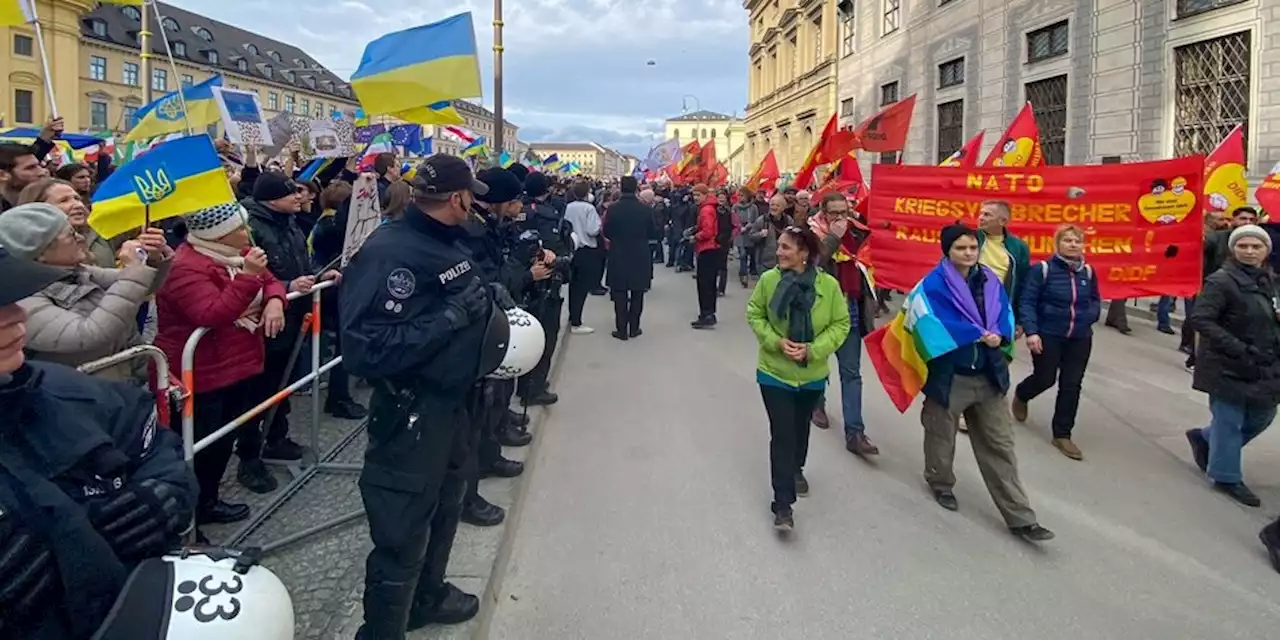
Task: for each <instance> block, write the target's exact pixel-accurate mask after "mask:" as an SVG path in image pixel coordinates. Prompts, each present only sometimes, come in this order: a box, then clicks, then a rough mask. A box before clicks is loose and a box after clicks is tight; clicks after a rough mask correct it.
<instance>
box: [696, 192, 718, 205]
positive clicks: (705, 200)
mask: <svg viewBox="0 0 1280 640" xmlns="http://www.w3.org/2000/svg"><path fill="white" fill-rule="evenodd" d="M698 204H700V205H702V206H704V207H705V206H707V205H711V206H713V207H715V206H719V205H720V199H719V198H717V197H716V194H714V193H708V194H707V195H705V196H703V197H702V200H700V201H699V202H698Z"/></svg>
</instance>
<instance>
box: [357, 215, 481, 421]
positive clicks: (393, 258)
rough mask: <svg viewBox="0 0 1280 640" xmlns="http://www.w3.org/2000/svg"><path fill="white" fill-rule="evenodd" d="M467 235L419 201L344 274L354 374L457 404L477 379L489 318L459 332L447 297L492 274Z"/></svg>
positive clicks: (377, 233)
mask: <svg viewBox="0 0 1280 640" xmlns="http://www.w3.org/2000/svg"><path fill="white" fill-rule="evenodd" d="M466 238H467V232H466V230H464V229H463V228H462V227H460V226H453V227H451V226H447V225H445V224H443V223H441V222H439V221H437V220H435V219H432V218H431V217H429V216H427V214H425V213H423V212H422V211H421V210H420V209H418V207H417V206H416V205H411V206H410V207H409V208H408V209H407V210H405V213H404V216H403V217H402V218H401V219H399V220H393V221H391V222H388V223H386V224H384V225H382V226H380V227H378V228H377V229H375V230H374V232H373V233H372V234H370V235H369V238H368V239H367V240H365V243H364V244H363V245H362V246H361V248H360V251H359V252H357V253H356V255H355V256H353V257H352V259H351V262H350V263H348V264H347V268H346V269H345V270H344V271H343V278H342V284H341V285H340V287H341V294H340V295H339V296H338V299H339V302H340V304H341V312H340V314H339V315H340V316H341V321H342V355H343V364H344V366H345V367H346V369H347V371H348V372H350V373H352V374H354V375H357V376H361V377H364V378H371V379H374V380H387V381H389V382H392V383H393V384H395V385H397V386H412V387H414V388H415V389H418V390H419V391H420V392H422V393H429V394H431V395H433V396H438V397H439V398H441V399H443V400H447V401H450V402H453V403H455V404H460V403H462V401H463V400H462V396H463V393H464V392H465V391H467V390H468V389H469V388H470V387H471V385H472V384H474V383H475V381H476V380H477V378H478V377H479V376H478V375H477V371H478V369H479V366H480V364H479V353H480V347H481V345H482V343H483V341H484V334H485V329H486V327H485V323H484V322H471V323H468V324H467V325H466V326H464V327H462V328H461V329H457V330H455V329H453V328H452V327H451V326H450V322H449V319H448V318H446V317H445V311H446V310H447V308H448V306H447V303H448V300H449V299H450V298H451V297H453V296H455V295H457V294H459V293H460V292H462V291H463V290H465V289H466V288H467V286H468V285H470V284H471V281H472V280H474V279H476V278H479V279H480V280H481V281H482V282H487V281H486V280H485V276H484V274H483V272H482V271H481V269H480V267H479V266H477V264H476V262H475V261H474V260H472V258H471V254H470V252H469V251H468V249H467V247H466V244H465V243H466Z"/></svg>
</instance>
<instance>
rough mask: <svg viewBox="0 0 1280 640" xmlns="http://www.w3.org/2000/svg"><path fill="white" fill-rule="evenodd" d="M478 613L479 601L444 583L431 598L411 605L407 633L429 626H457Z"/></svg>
mask: <svg viewBox="0 0 1280 640" xmlns="http://www.w3.org/2000/svg"><path fill="white" fill-rule="evenodd" d="M477 613H480V599H479V598H477V597H475V596H473V595H471V594H469V593H464V592H463V591H462V589H459V588H457V587H455V586H453V585H452V584H450V583H448V582H446V583H444V586H443V587H441V588H440V589H439V590H438V591H437V593H435V594H434V596H433V597H431V598H423V599H421V600H418V601H417V602H414V603H413V609H412V610H411V611H410V612H409V626H408V630H409V631H417V630H418V629H421V628H423V627H425V626H427V625H429V624H459V623H462V622H466V621H468V620H470V619H472V618H474V617H476V614H477Z"/></svg>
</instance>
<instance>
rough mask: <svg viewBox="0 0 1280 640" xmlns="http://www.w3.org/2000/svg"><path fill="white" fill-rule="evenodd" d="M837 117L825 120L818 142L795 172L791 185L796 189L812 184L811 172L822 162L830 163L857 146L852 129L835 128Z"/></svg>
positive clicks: (832, 116)
mask: <svg viewBox="0 0 1280 640" xmlns="http://www.w3.org/2000/svg"><path fill="white" fill-rule="evenodd" d="M838 120H839V118H838V117H837V116H836V114H832V115H831V119H830V120H828V121H827V126H825V127H823V128H822V136H821V137H819V138H818V142H817V143H816V144H814V145H813V149H811V150H810V151H809V155H808V157H806V158H805V161H804V166H802V167H800V172H799V173H797V174H796V179H795V182H793V183H792V184H791V186H793V187H795V188H796V189H805V188H808V186H809V185H810V184H813V172H814V170H815V169H817V168H818V167H820V166H822V165H824V164H831V163H832V162H836V161H837V160H839V159H840V158H842V157H844V156H846V155H849V152H850V151H853V150H854V149H855V148H856V147H857V143H858V136H857V134H855V133H854V132H852V131H840V130H839V129H838V128H837V126H836V125H837V122H838Z"/></svg>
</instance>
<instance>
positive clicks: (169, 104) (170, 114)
mask: <svg viewBox="0 0 1280 640" xmlns="http://www.w3.org/2000/svg"><path fill="white" fill-rule="evenodd" d="M221 86H222V76H220V75H215V76H213V77H212V78H209V79H208V80H205V81H204V82H201V83H200V84H197V85H192V86H190V87H183V89H182V96H181V97H179V96H178V92H177V91H173V92H171V93H166V94H164V95H163V96H160V98H159V99H158V100H156V101H154V102H152V103H151V104H147V105H143V107H142V108H141V109H138V112H137V113H136V114H134V118H135V119H136V120H137V124H134V125H133V128H132V129H130V130H129V134H128V135H127V136H125V138H124V139H125V142H133V141H135V140H148V139H150V138H158V137H160V136H163V135H166V134H170V133H180V132H183V131H187V127H188V126H190V127H191V131H204V130H205V128H206V127H208V126H209V125H211V124H214V123H216V122H218V121H219V120H221V119H222V112H221V111H219V110H218V101H217V100H214V98H213V88H214V87H221ZM184 104H185V106H186V111H185V112H184V111H183V106H184ZM127 124H128V123H126V125H127Z"/></svg>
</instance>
